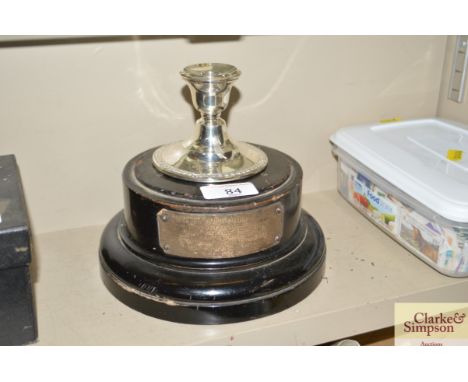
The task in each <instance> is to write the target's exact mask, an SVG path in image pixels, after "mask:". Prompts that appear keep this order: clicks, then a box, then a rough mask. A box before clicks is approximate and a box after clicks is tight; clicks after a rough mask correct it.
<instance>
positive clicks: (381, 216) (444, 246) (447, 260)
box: [331, 120, 468, 277]
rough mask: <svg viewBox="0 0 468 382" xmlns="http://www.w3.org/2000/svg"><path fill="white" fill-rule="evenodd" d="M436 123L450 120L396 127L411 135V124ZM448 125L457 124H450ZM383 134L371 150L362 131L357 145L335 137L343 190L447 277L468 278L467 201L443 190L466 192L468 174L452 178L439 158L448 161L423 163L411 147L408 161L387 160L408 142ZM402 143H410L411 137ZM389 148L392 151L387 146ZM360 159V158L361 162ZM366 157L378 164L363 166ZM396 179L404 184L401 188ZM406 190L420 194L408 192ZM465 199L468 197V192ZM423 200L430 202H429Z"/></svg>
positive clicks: (460, 167)
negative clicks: (436, 177)
mask: <svg viewBox="0 0 468 382" xmlns="http://www.w3.org/2000/svg"><path fill="white" fill-rule="evenodd" d="M411 123H412V124H413V125H411ZM408 124H410V125H408ZM431 124H432V125H431ZM434 124H435V125H437V124H448V123H447V122H445V121H438V120H418V121H411V122H406V123H398V124H393V125H394V127H396V128H398V127H402V128H404V129H406V131H405V132H404V134H406V135H408V132H409V131H411V132H413V131H414V129H412V127H415V126H417V127H421V125H426V126H427V125H431V126H433V127H434V126H435V125H434ZM448 125H449V126H452V127H453V125H451V124H448ZM372 128H375V126H370V125H368V126H361V127H357V128H346V129H342V130H344V132H345V133H350V134H351V136H353V135H354V133H356V131H360V132H361V133H363V132H364V130H366V129H367V130H369V134H375V131H372ZM436 130H437V128H436ZM395 131H396V129H395ZM423 131H424V132H425V133H426V135H425V136H424V139H425V140H428V139H436V138H437V137H436V136H434V135H432V138H431V137H430V136H431V134H427V132H428V131H429V130H423ZM342 132H343V131H342ZM342 132H341V133H342ZM452 132H453V131H452ZM384 133H385V135H380V136H379V140H380V141H378V140H375V141H373V143H374V145H373V147H372V149H371V150H366V149H363V148H362V147H361V148H360V147H358V146H359V145H363V147H367V146H366V143H368V142H366V139H362V138H363V135H359V134H357V136H358V137H359V140H360V143H359V144H357V141H352V140H349V141H348V142H347V139H342V138H343V137H339V134H340V132H338V133H337V134H335V135H334V136H333V137H332V138H331V141H332V145H333V153H334V154H335V155H336V157H337V160H338V191H339V193H340V194H341V195H342V196H343V197H344V198H345V199H346V200H347V201H348V202H349V203H351V204H352V205H353V206H354V207H355V208H356V209H357V210H358V211H359V212H360V213H361V214H363V215H364V216H365V217H367V218H368V219H369V220H370V221H372V222H373V223H374V224H376V225H377V226H378V227H379V228H381V229H382V230H383V231H384V232H386V233H387V234H388V235H390V236H391V237H392V238H393V239H395V240H396V241H398V242H399V243H400V244H402V245H403V246H404V247H406V248H407V249H408V250H409V251H411V252H412V253H413V254H414V255H416V256H417V257H419V258H420V259H421V260H423V261H424V262H426V263H427V264H428V265H430V266H432V267H433V268H435V269H436V270H438V271H439V272H441V273H443V274H445V275H447V276H452V277H467V276H468V214H466V211H465V210H464V208H465V207H464V206H465V205H464V204H463V200H459V199H456V198H455V197H454V195H455V194H453V195H448V196H447V195H444V194H443V192H444V189H445V188H446V187H448V188H447V190H451V188H450V187H452V188H453V185H454V184H455V185H458V187H459V188H461V189H462V191H463V187H465V186H466V187H468V182H466V181H468V178H466V179H465V178H464V177H463V176H464V175H465V174H464V173H463V174H459V173H458V174H457V175H456V176H455V177H453V172H451V171H448V170H447V169H445V170H442V171H440V169H441V168H443V167H444V166H445V167H447V168H451V166H450V165H451V164H450V163H448V164H447V163H445V162H446V161H439V162H444V163H442V164H441V163H439V162H437V161H436V162H437V163H436V162H434V163H430V158H424V160H423V161H421V156H420V155H419V154H418V152H417V150H412V149H411V147H410V146H408V147H403V150H405V151H406V153H407V154H408V153H410V154H411V155H410V156H408V157H406V158H403V159H404V160H403V161H401V162H399V161H398V160H396V159H395V160H394V161H392V162H390V161H388V160H385V158H386V155H387V159H388V153H390V152H392V151H393V154H395V153H396V154H398V152H395V150H396V147H397V146H398V147H399V149H402V146H404V145H402V143H401V142H402V141H401V140H398V139H396V138H394V136H393V135H392V136H391V137H390V139H388V137H389V132H388V131H386V132H384ZM465 133H466V131H463V129H462V131H461V134H462V136H463V134H465ZM396 134H403V132H402V131H400V132H398V133H396ZM438 134H439V133H438ZM337 135H338V137H337ZM436 135H437V134H436ZM442 135H443V134H442ZM345 138H346V137H345ZM444 139H445V138H444V137H439V143H440V142H442V141H444ZM436 140H437V139H436ZM403 141H405V142H406V141H407V139H405V140H403ZM458 141H461V140H460V139H459V140H458ZM349 143H352V145H349ZM467 143H468V140H467ZM405 144H406V143H405ZM440 144H442V143H440ZM392 145H393V146H392ZM387 146H388V147H387ZM446 146H447V147H444V148H442V149H441V150H442V152H444V151H445V150H446V149H447V148H448V149H447V150H450V147H454V144H453V143H451V142H446ZM388 148H390V150H387V149H388ZM458 148H460V147H458ZM347 149H348V150H347ZM408 150H409V151H408ZM350 151H351V152H352V153H350ZM362 152H365V154H362ZM352 154H354V155H352ZM374 154H375V155H374ZM400 154H401V155H400V157H401V156H403V151H402V152H401V153H400ZM467 154H468V153H467ZM411 156H412V157H413V160H414V161H415V163H414V166H413V163H412V162H411ZM356 157H360V158H359V159H361V160H358V159H357V158H356ZM400 159H401V158H400ZM439 159H440V158H439ZM364 160H368V162H369V163H370V164H371V166H372V167H374V168H373V169H371V168H370V166H369V165H368V164H369V163H366V164H364V163H363V161H364ZM405 164H406V166H405ZM456 164H457V165H458V167H457V168H456V170H457V171H463V163H461V164H460V162H457V163H456ZM418 166H422V167H418ZM427 169H430V170H431V171H432V170H434V171H435V172H434V173H432V174H431V172H430V171H428V172H427V173H424V171H425V170H427ZM379 170H380V171H379ZM418 171H419V173H418ZM378 172H380V173H381V174H379V173H378ZM382 173H385V175H386V178H384V177H383V176H381V175H382ZM431 175H432V178H431V180H432V181H433V185H435V186H434V187H432V188H431V184H430V182H426V183H425V182H424V176H428V177H431ZM435 176H440V179H438V180H439V182H437V181H434V177H435ZM447 177H452V178H453V179H452V180H453V181H454V182H455V183H454V184H451V183H450V181H449V180H448V179H447ZM388 178H391V180H392V181H391V182H390V181H389V179H388ZM428 179H429V178H428ZM395 183H399V187H398V186H397V185H396V184H395ZM413 183H414V184H413ZM418 187H420V188H421V190H419V189H418ZM407 190H408V191H410V192H411V193H412V194H413V195H414V196H416V197H414V196H413V195H409V192H407ZM457 191H459V190H457ZM431 192H433V193H434V195H432V196H433V197H434V199H433V200H434V202H432V203H431V197H432V196H431ZM448 192H449V191H447V193H448ZM461 195H462V194H461ZM449 196H450V197H451V198H449ZM462 198H463V196H462ZM466 198H467V199H468V192H467V194H466ZM418 199H419V200H418ZM437 199H439V201H440V200H442V202H446V203H448V201H451V202H452V204H453V205H448V204H444V203H442V202H441V203H439V204H437V203H435V200H437ZM421 200H425V201H429V203H428V204H429V205H427V204H425V203H423V202H422V201H421ZM457 203H458V204H457ZM432 206H436V207H437V208H438V209H439V211H435V210H434V209H433V208H430V207H432ZM444 214H446V215H450V216H452V215H453V216H456V217H458V219H456V220H454V219H449V218H447V217H445V216H443V215H444ZM457 214H458V215H457ZM465 217H466V219H465ZM464 220H467V221H464Z"/></svg>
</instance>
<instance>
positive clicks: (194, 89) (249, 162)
mask: <svg viewBox="0 0 468 382" xmlns="http://www.w3.org/2000/svg"><path fill="white" fill-rule="evenodd" d="M180 74H181V76H182V78H184V79H185V80H186V81H187V83H188V86H189V88H190V92H191V95H192V102H193V105H194V107H195V109H196V110H198V111H199V112H200V113H201V118H200V119H199V120H197V121H196V124H195V128H196V132H195V135H194V136H193V137H192V138H191V139H189V140H187V141H180V142H175V143H170V144H167V145H164V146H161V147H159V148H158V149H156V150H155V152H154V154H153V164H154V166H155V167H156V168H157V169H158V170H159V171H161V172H162V173H164V174H167V175H170V176H172V177H175V178H178V179H183V180H188V181H193V182H201V183H217V182H228V181H234V180H238V179H243V178H247V177H249V176H252V175H254V174H257V173H259V172H260V171H262V170H263V169H264V168H265V167H266V165H267V163H268V158H267V156H266V155H265V153H264V152H263V151H262V150H261V149H259V148H258V147H256V146H253V145H250V144H248V143H244V142H234V141H233V140H232V139H230V138H229V136H228V133H227V126H226V122H225V121H224V120H223V119H222V118H221V112H222V111H223V110H224V109H225V108H226V106H227V105H228V103H229V95H230V92H231V89H232V84H233V83H234V81H236V80H237V79H238V78H239V76H240V74H241V72H240V71H239V70H238V69H237V68H236V67H234V66H232V65H228V64H218V63H213V64H195V65H190V66H187V67H186V68H184V69H183V70H182V71H181V73H180Z"/></svg>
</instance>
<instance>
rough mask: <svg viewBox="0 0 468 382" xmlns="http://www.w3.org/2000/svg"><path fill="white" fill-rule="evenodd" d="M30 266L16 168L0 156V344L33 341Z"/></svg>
mask: <svg viewBox="0 0 468 382" xmlns="http://www.w3.org/2000/svg"><path fill="white" fill-rule="evenodd" d="M30 263H31V240H30V229H29V220H28V215H27V211H26V205H25V201H24V194H23V187H22V185H21V178H20V174H19V170H18V166H17V164H16V160H15V157H14V155H6V156H0V345H22V344H27V343H30V342H33V341H35V340H36V338H37V325H36V318H35V311H34V305H33V296H32V287H31V277H30V272H29V264H30Z"/></svg>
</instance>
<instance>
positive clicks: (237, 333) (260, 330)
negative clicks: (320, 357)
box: [32, 191, 468, 345]
mask: <svg viewBox="0 0 468 382" xmlns="http://www.w3.org/2000/svg"><path fill="white" fill-rule="evenodd" d="M302 204H303V208H305V209H306V210H307V211H308V212H309V213H310V214H312V215H313V216H314V217H315V218H316V219H317V221H318V222H319V223H320V225H321V227H322V229H323V231H324V234H325V237H326V239H327V260H326V263H327V264H326V274H325V276H324V279H323V280H322V283H321V284H320V285H319V286H318V288H317V289H316V290H315V291H314V292H313V293H312V294H311V295H310V296H308V297H307V298H306V299H304V300H303V301H301V302H300V303H298V304H297V305H295V306H293V307H291V308H289V309H287V310H285V311H283V312H280V313H277V314H274V315H271V316H268V317H264V318H261V319H257V320H252V321H248V322H243V323H237V324H227V325H208V326H204V325H187V324H176V323H172V322H167V321H162V320H158V319H156V318H152V317H148V316H145V315H143V314H141V313H139V312H136V311H134V310H132V309H130V308H128V307H127V306H125V305H124V304H122V303H121V302H119V301H118V300H116V299H115V298H114V297H113V296H112V295H111V294H110V293H109V292H108V291H107V289H106V288H105V287H104V285H103V283H102V281H101V279H100V275H99V262H98V253H97V252H98V247H99V240H100V235H101V233H102V230H103V228H104V227H103V226H90V227H84V228H78V229H73V230H66V231H57V232H51V233H46V234H41V235H38V236H36V237H35V238H34V246H35V253H34V263H33V266H32V273H33V282H34V292H35V300H36V309H37V316H38V329H39V341H38V345H195V344H213V345H313V344H321V343H324V342H328V341H332V340H336V339H340V338H344V337H349V336H352V335H355V334H360V333H364V332H368V331H372V330H376V329H380V328H384V327H388V326H391V325H393V306H394V303H395V302H426V301H434V302H437V301H439V302H466V301H468V278H465V279H457V278H450V277H447V276H444V275H442V274H440V273H438V272H437V271H435V270H433V269H432V268H430V267H429V266H427V265H426V264H424V263H423V262H422V261H420V260H419V259H417V258H416V257H415V256H413V255H412V254H411V253H409V252H408V251H407V250H405V249H404V248H403V247H401V246H400V245H399V244H397V243H396V242H394V241H393V240H392V239H391V238H389V237H388V236H387V235H385V234H384V233H383V232H381V231H380V230H379V229H378V228H377V227H375V226H374V225H373V224H372V223H370V222H369V221H367V220H366V219H365V218H364V217H362V216H361V215H360V214H359V213H358V212H357V211H355V210H354V209H353V207H351V206H350V205H349V204H347V202H345V201H344V200H343V199H342V198H341V197H340V196H339V195H338V193H337V192H336V191H326V192H319V193H314V194H305V195H304V196H303V202H302ZM109 218H110V216H109Z"/></svg>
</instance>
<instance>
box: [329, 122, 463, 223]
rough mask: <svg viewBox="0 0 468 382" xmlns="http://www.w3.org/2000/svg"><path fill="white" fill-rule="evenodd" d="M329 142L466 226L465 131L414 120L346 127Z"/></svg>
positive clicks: (451, 124) (457, 125)
mask: <svg viewBox="0 0 468 382" xmlns="http://www.w3.org/2000/svg"><path fill="white" fill-rule="evenodd" d="M330 140H331V141H332V142H333V143H334V144H335V145H336V146H338V147H339V148H341V149H342V150H343V151H345V152H347V153H348V154H349V155H351V156H352V157H354V158H355V159H356V160H358V161H359V162H361V163H362V164H363V165H365V166H366V167H368V168H370V169H371V170H372V171H374V172H375V173H377V174H379V175H380V176H381V177H383V178H385V179H386V180H387V181H388V182H390V183H392V184H393V185H394V186H396V187H398V188H399V189H401V190H402V191H404V192H405V193H407V194H408V195H410V196H411V197H413V198H414V199H416V200H417V201H419V202H420V203H422V204H424V205H426V206H427V207H429V208H430V209H432V210H433V211H435V212H436V213H438V214H439V215H441V216H443V217H444V218H446V219H450V220H453V221H457V222H460V223H466V222H468V126H465V125H462V124H460V123H456V122H451V121H445V120H440V119H419V120H412V121H407V122H394V123H386V124H374V125H363V126H355V127H346V128H343V129H340V130H338V131H337V132H336V133H335V134H334V135H332V136H331V138H330ZM460 155H462V158H461V159H459V156H460ZM449 157H450V158H452V159H449Z"/></svg>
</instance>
